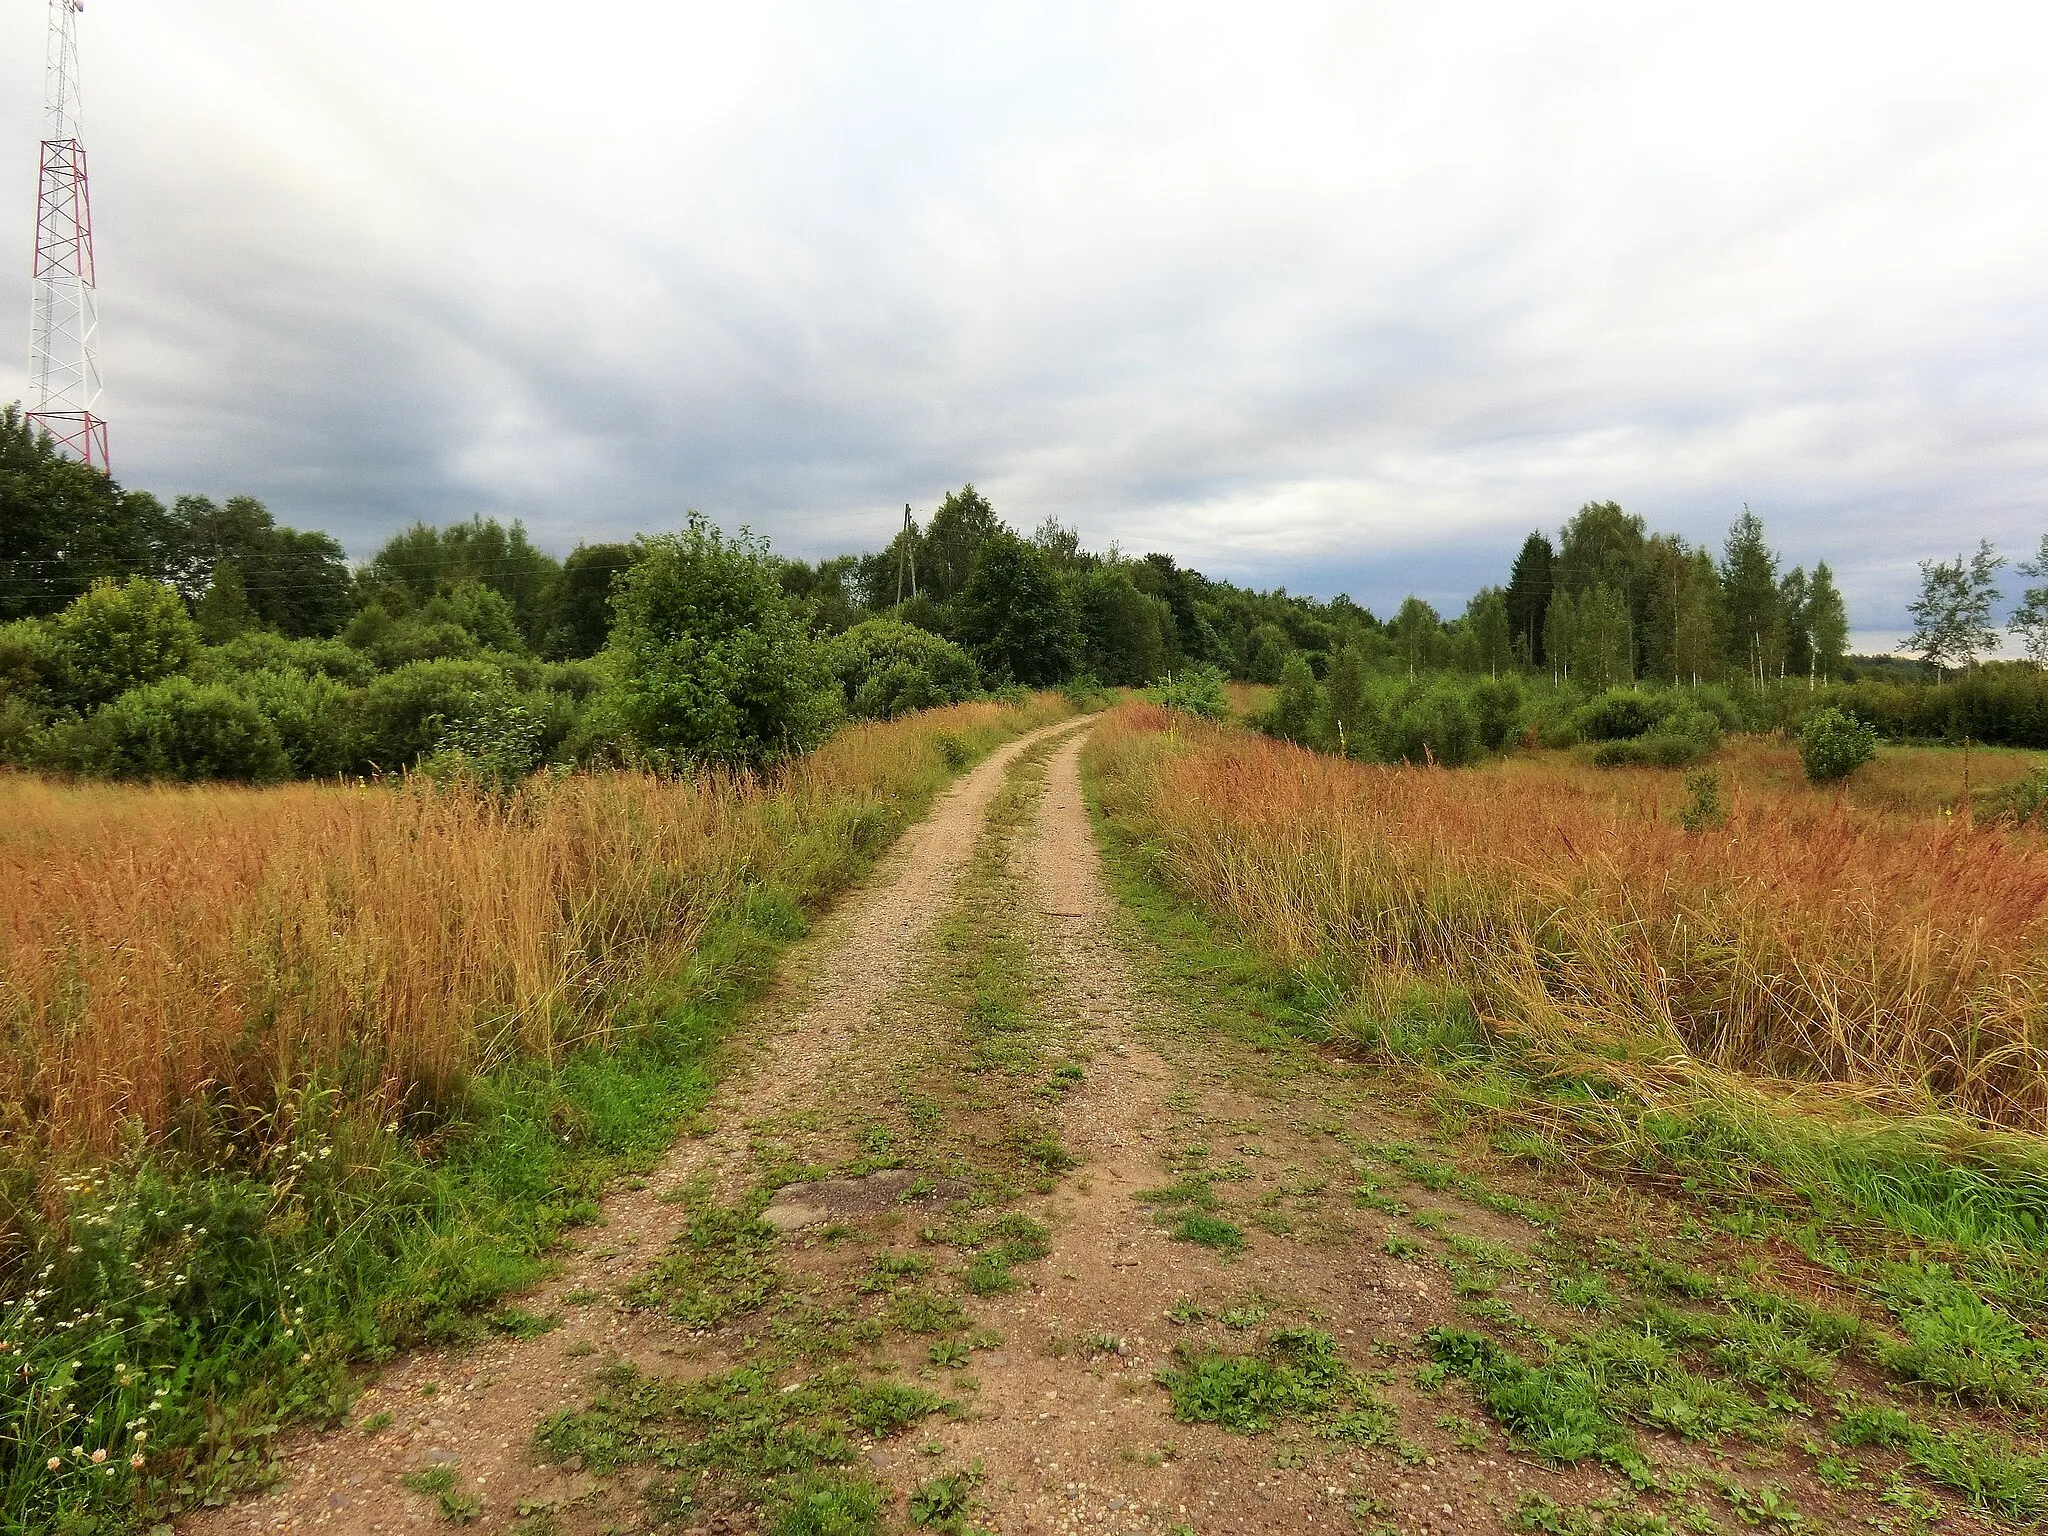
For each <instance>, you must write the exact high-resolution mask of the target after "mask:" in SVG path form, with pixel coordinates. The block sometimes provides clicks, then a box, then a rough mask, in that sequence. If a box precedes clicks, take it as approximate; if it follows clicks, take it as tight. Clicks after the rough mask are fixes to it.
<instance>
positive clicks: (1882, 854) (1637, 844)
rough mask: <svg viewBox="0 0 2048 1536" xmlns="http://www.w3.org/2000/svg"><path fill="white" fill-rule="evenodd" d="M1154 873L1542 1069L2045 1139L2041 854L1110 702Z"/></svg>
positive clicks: (1997, 841) (1113, 738) (1958, 827)
mask: <svg viewBox="0 0 2048 1536" xmlns="http://www.w3.org/2000/svg"><path fill="white" fill-rule="evenodd" d="M1089 750H1090V752H1091V753H1092V754H1093V764H1092V766H1093V768H1094V771H1095V772H1097V773H1098V774H1099V776H1100V778H1099V783H1100V786H1101V792H1102V795H1103V799H1104V803H1105V806H1106V807H1107V808H1108V809H1109V810H1110V812H1111V813H1112V815H1114V816H1115V817H1116V818H1117V819H1118V820H1119V821H1120V822H1121V823H1123V824H1124V825H1126V826H1127V827H1129V828H1130V829H1131V830H1133V831H1135V832H1137V833H1139V834H1140V835H1142V836H1143V837H1145V838H1146V839H1148V840H1149V841H1150V842H1151V843H1152V845H1153V846H1154V849H1155V851H1156V856H1157V859H1158V862H1159V867H1160V869H1161V871H1162V873H1163V874H1164V875H1165V876H1166V877H1167V878H1168V879H1170V880H1171V881H1172V882H1174V883H1175V884H1176V885H1178V886H1179V887H1180V888H1182V889H1183V890H1185V891H1186V892H1188V893H1190V894H1192V895H1193V896H1195V897H1197V898H1198V899H1199V900H1200V901H1202V902H1203V903H1205V904H1207V905H1208V906H1209V907H1210V908H1212V909H1213V910H1215V911H1217V912H1218V913H1220V914H1222V915H1224V916H1225V917H1227V919H1228V920H1229V921H1230V922H1231V923H1232V924H1234V925H1235V927H1236V928H1237V930H1238V931H1239V932H1240V933H1242V934H1243V935H1244V937H1245V938H1246V940H1247V941H1248V942H1249V943H1251V944H1252V945H1253V946H1255V947H1256V948H1258V949H1259V950H1262V951H1264V952H1266V953H1268V954H1270V955H1272V956H1273V957H1275V958H1277V959H1280V960H1282V961H1284V962H1287V963H1290V964H1305V963H1321V964H1336V965H1339V966H1341V967H1344V968H1347V969H1348V970H1349V971H1350V972H1351V973H1352V976H1353V979H1356V980H1361V981H1368V982H1370V981H1371V980H1372V978H1374V977H1375V976H1380V977H1384V976H1388V975H1392V976H1396V977H1398V976H1401V975H1404V974H1405V975H1415V976H1425V977H1431V978H1439V979H1450V980H1452V981H1455V982H1456V984H1458V985H1459V986H1460V987H1462V988H1464V989H1466V990H1468V991H1469V993H1470V995H1471V996H1472V998H1473V1000H1474V1002H1475V1004H1476V1005H1477V1007H1478V1008H1479V1010H1480V1011H1481V1013H1482V1015H1483V1016H1484V1017H1485V1018H1486V1019H1487V1021H1488V1022H1489V1024H1490V1025H1491V1026H1493V1027H1495V1028H1497V1029H1501V1030H1507V1031H1513V1032H1516V1033H1517V1034H1519V1035H1520V1036H1521V1037H1522V1038H1523V1039H1524V1040H1527V1041H1531V1042H1534V1043H1535V1044H1537V1045H1538V1046H1539V1047H1540V1049H1541V1050H1542V1051H1543V1052H1544V1053H1546V1055H1547V1056H1549V1057H1550V1058H1552V1059H1554V1060H1556V1061H1558V1062H1560V1063H1561V1064H1562V1065H1563V1066H1564V1067H1565V1068H1566V1069H1570V1067H1571V1066H1572V1064H1573V1063H1574V1062H1575V1061H1577V1062H1581V1063H1583V1064H1585V1065H1586V1066H1588V1067H1597V1068H1598V1069H1599V1070H1600V1071H1603V1072H1608V1073H1613V1072H1623V1073H1630V1072H1632V1073H1636V1074H1639V1075H1641V1076H1642V1077H1643V1078H1644V1079H1645V1081H1646V1082H1649V1081H1652V1080H1654V1079H1656V1078H1657V1077H1658V1076H1659V1075H1660V1074H1662V1075H1665V1076H1683V1075H1684V1074H1686V1073H1687V1072H1688V1071H1690V1070H1692V1069H1693V1068H1695V1067H1696V1066H1698V1065H1699V1064H1705V1065H1706V1066H1709V1067H1711V1068H1714V1069H1717V1070H1721V1071H1733V1072H1736V1073H1743V1074H1750V1075H1752V1076H1755V1077H1763V1078H1772V1079H1777V1080H1780V1081H1779V1083H1778V1084H1777V1085H1776V1086H1778V1087H1794V1088H1796V1087H1797V1086H1798V1085H1800V1084H1825V1085H1830V1087H1831V1091H1836V1092H1841V1093H1846V1094H1848V1095H1853V1096H1856V1097H1859V1098H1863V1099H1866V1100H1869V1101H1877V1102H1883V1103H1885V1104H1887V1105H1889V1106H1893V1107H1896V1108H1900V1109H1904V1110H1912V1111H1918V1110H1924V1109H1932V1108H1939V1109H1944V1110H1948V1111H1954V1112H1962V1113H1965V1114H1967V1115H1970V1116H1972V1117H1976V1118H1978V1119H1980V1120H1982V1121H1988V1122H1993V1123H1996V1124H2000V1125H2004V1126H2010V1127H2019V1128H2025V1129H2029V1130H2035V1131H2038V1130H2041V1129H2044V1128H2048V843H2044V841H2043V840H2042V839H2040V838H2038V837H2037V836H2034V835H2032V834H2026V835H2023V836H2017V837H2008V836H2006V835H2003V834H2001V833H1999V832H1996V831H1988V830H1983V829H1976V828H1973V827H1971V825H1970V824H1969V822H1968V820H1967V818H1961V817H1937V816H1925V817H1913V818H1908V817H1902V816H1900V815H1898V814H1896V812H1893V811H1876V810H1871V809H1867V808H1864V807H1860V806H1858V805H1856V804H1855V803H1854V802H1853V801H1851V800H1849V799H1847V798H1843V797H1838V796H1829V795H1823V794H1816V793H1814V792H1812V791H1808V790H1804V789H1800V790H1796V791H1794V790H1786V791H1774V790H1768V789H1760V788H1756V787H1753V786H1750V787H1744V786H1740V785H1738V788H1737V790H1736V792H1735V794H1734V796H1733V804H1732V808H1731V814H1730V816H1729V818H1728V820H1727V821H1726V823H1725V824H1724V825H1722V826H1721V827H1719V828H1716V829H1712V830H1709V831H1705V832H1702V833H1698V834H1689V833H1687V832H1685V831H1683V830H1682V829H1681V828H1680V827H1679V826H1677V825H1676V824H1675V820H1674V818H1672V817H1671V815H1670V812H1671V810H1672V803H1671V802H1672V799H1673V796H1674V791H1675V789H1676V784H1677V776H1676V775H1648V774H1645V775H1639V776H1622V777H1618V778H1617V777H1612V776H1610V777H1606V778H1600V779H1596V778H1595V777H1594V776H1593V775H1592V774H1590V773H1589V772H1588V773H1582V772H1580V771H1578V770H1577V769H1575V768H1571V767H1564V766H1559V765H1557V764H1554V763H1553V764H1551V765H1549V766H1547V767H1546V765H1545V764H1543V763H1542V762H1530V761H1527V760H1523V761H1511V762H1509V763H1506V764H1503V765H1499V766H1497V767H1496V768H1493V769H1488V770H1479V771H1445V770H1441V769H1417V768H1382V767H1372V766H1364V765H1359V764H1355V763H1347V762H1344V761H1341V760H1338V759H1334V758H1329V757H1323V756H1318V755H1316V754H1314V753H1310V752H1306V751H1302V750H1300V749H1297V748H1294V747H1291V746H1287V745H1284V744H1281V743H1277V742H1273V741H1269V740H1265V739H1262V738H1258V737H1253V736H1249V735H1246V734H1244V733H1241V732H1231V731H1226V730H1221V729H1215V728H1203V727H1190V726H1188V725H1187V724H1186V723H1185V722H1175V723H1173V724H1172V726H1171V728H1170V729H1169V727H1168V722H1167V720H1166V718H1165V717H1164V716H1163V715H1162V714H1161V712H1159V711H1157V710H1154V709H1151V708H1149V707H1147V706H1125V707H1124V708H1122V709H1120V710H1118V711H1117V712H1116V713H1115V714H1114V715H1113V716H1112V717H1111V718H1110V719H1109V720H1107V721H1106V722H1105V723H1104V724H1103V725H1102V726H1101V727H1099V728H1098V729H1097V731H1096V733H1095V739H1094V741H1093V743H1092V744H1091V747H1090V749H1089Z"/></svg>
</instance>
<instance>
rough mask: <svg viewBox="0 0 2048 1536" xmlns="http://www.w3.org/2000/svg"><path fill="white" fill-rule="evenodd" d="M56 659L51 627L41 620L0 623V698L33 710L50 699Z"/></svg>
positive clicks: (18, 620) (42, 705)
mask: <svg viewBox="0 0 2048 1536" xmlns="http://www.w3.org/2000/svg"><path fill="white" fill-rule="evenodd" d="M56 669H57V658H56V648H55V646H54V644H53V637H52V635H51V633H50V626H49V625H47V624H45V623H43V621H42V620H40V619H17V620H15V621H14V622H13V623H12V624H0V698H5V699H20V700H22V701H23V702H24V703H26V704H29V705H31V706H33V707H35V708H38V709H40V708H42V707H44V706H45V705H46V704H47V703H48V700H49V685H50V682H51V681H52V679H53V678H54V676H55V674H56Z"/></svg>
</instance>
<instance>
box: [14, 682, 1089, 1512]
mask: <svg viewBox="0 0 2048 1536" xmlns="http://www.w3.org/2000/svg"><path fill="white" fill-rule="evenodd" d="M1066 709H1067V706H1066V705H1065V704H1064V702H1063V701H1060V700H1058V699H1057V698H1056V697H1050V698H1047V699H1044V700H1040V701H1037V702H1027V703H1024V704H999V703H987V702H984V703H973V704H965V705H959V706H955V707H953V708H950V709H941V710H934V711H930V712H927V713H924V714H920V715H918V716H916V717H914V718H911V719H907V720H904V721H900V722H895V723H890V724H886V725H870V726H860V727H855V728H852V729H849V730H846V731H843V732H841V733H840V734H838V735H836V736H834V737H833V738H832V739H831V740H830V741H829V742H828V743H826V744H825V745H824V746H823V747H821V748H820V749H819V750H817V751H816V752H813V753H811V754H810V755H809V756H807V757H805V758H803V759H802V760H800V761H799V762H797V763H794V764H792V765H790V766H788V767H787V768H785V769H784V770H782V771H781V772H780V773H778V774H777V775H775V776H774V777H772V778H759V777H752V776H747V775H744V774H725V775H720V774H700V775H697V776H693V777H691V778H687V779H675V778H664V777H659V776H655V775H651V774H645V773H625V772H615V773H610V774H605V775H599V776H591V777H584V776H575V777H570V778H566V779H562V780H559V781H556V780H552V779H549V778H546V777H542V778H538V779H535V780H533V781H531V782H530V783H528V784H525V785H524V786H522V787H520V788H518V789H516V790H515V791H513V792H511V793H509V794H503V793H497V792H493V791H490V790H488V789H486V788H483V787H480V786H477V785H475V784H470V783H462V782H457V783H453V784H450V785H446V786H436V785H435V784H434V783H432V781H430V780H420V781H415V782H411V783H395V784H388V785H371V786H359V787H352V788H336V787H315V786H302V787H293V788H283V789H271V790H246V789H234V788H217V787H209V788H192V789H181V788H159V789H146V788H126V787H112V786H98V785H77V786H67V785H55V784H41V783H35V782H32V781H17V782H14V783H10V784H8V785H7V786H6V793H7V795H8V799H9V807H10V814H9V816H8V817H7V819H6V822H5V830H4V832H0V871H4V873H0V934H4V935H5V936H6V939H5V948H4V950H0V1010H4V1012H5V1023H6V1036H5V1040H6V1045H5V1049H4V1050H0V1073H4V1074H5V1078H6V1085H7V1086H6V1090H5V1094H4V1102H5V1104H6V1106H7V1114H8V1116H9V1122H8V1127H7V1130H8V1134H7V1137H6V1152H5V1155H4V1162H0V1200H4V1205H0V1245H4V1247H0V1258H4V1262H5V1265H6V1272H7V1274H8V1276H9V1277H10V1283H9V1286H8V1289H7V1293H6V1299H5V1301H4V1304H0V1338H4V1340H5V1348H6V1350H7V1353H8V1358H9V1360H10V1361H11V1362H12V1363H13V1364H12V1368H11V1369H10V1370H9V1372H8V1373H7V1374H6V1375H5V1377H4V1378H0V1429H4V1433H5V1434H6V1436H7V1438H8V1440H9V1442H10V1448H9V1452H8V1455H7V1458H6V1461H5V1475H6V1478H7V1482H6V1486H5V1487H4V1489H0V1507H4V1508H6V1509H7V1510H8V1511H9V1512H10V1517H11V1518H13V1519H15V1520H16V1521H17V1522H18V1523H19V1524H18V1528H20V1529H23V1530H51V1529H59V1528H62V1529H72V1530H78V1531H88V1530H94V1529H98V1528H101V1527H100V1526H96V1525H95V1523H94V1522H95V1521H96V1520H97V1521H100V1522H102V1524H103V1526H104V1528H105V1529H108V1530H114V1529H124V1528H125V1522H126V1521H127V1520H129V1519H132V1518H133V1517H135V1516H136V1515H137V1514H146V1513H147V1512H148V1511H150V1510H152V1509H164V1508H169V1507H171V1506H173V1505H176V1504H183V1503H190V1502H192V1501H194V1500H197V1499H204V1498H218V1497H220V1496H222V1495H224V1494H225V1493H226V1492H228V1491H229V1490H231V1489H233V1488H235V1487H238V1486H241V1485H245V1484H247V1483H249V1482H251V1481H254V1480H260V1479H261V1478H262V1477H263V1476H265V1475H266V1469H267V1468H268V1466H269V1461H268V1458H267V1452H266V1450H265V1446H266V1445H267V1443H268V1440H269V1437H270V1436H272V1435H273V1434H274V1433H275V1431H276V1427H277V1426H278V1425H280V1424H282V1423H285V1422H289V1421H291V1420H294V1419H305V1418H312V1419H325V1418H329V1417H331V1416H333V1415H334V1414H336V1413H338V1412H339V1411H340V1410H341V1409H342V1407H343V1406H344V1405H345V1403H346V1401H347V1398H348V1395H349V1392H350V1386H349V1377H348V1368H349V1367H350V1366H351V1365H352V1364H354V1363H356V1362H359V1361H362V1360H366V1359H375V1358H377V1357H379V1356H381V1355H383V1354H385V1353H388V1352H389V1351H390V1350H392V1349H394V1348H397V1347H401V1346H404V1345H406V1344H410V1343H415V1342H419V1341H423V1340H443V1339H448V1338H454V1337H461V1336H464V1335H466V1334H471V1333H475V1332H477V1331H480V1330H489V1329H491V1328H494V1327H499V1326H503V1327H506V1328H511V1329H515V1330H516V1329H518V1328H520V1327H522V1326H524V1325H525V1322H526V1321H527V1320H526V1319H525V1318H524V1315H523V1314H519V1313H517V1312H504V1313H502V1315H501V1314H497V1313H494V1312H493V1310H492V1309H493V1307H495V1306H497V1305H498V1304H499V1302H500V1298H502V1297H503V1296H504V1295H505V1294H506V1293H507V1292H509V1291H512V1290H515V1289H517V1288H519V1287H521V1286H524V1285H527V1284H530V1283H531V1282H532V1280H533V1279H534V1278H535V1277H536V1276H537V1275H538V1274H539V1273H540V1272H541V1266H542V1264H543V1262H544V1260H543V1255H544V1254H545V1252H546V1251H547V1249H548V1248H549V1246H550V1245H551V1243H552V1242H553V1241H554V1239H555V1238H556V1236H557V1235H558V1234H560V1233H561V1232H562V1231H563V1230H564V1229H565V1228H566V1227H567V1226H569V1225H572V1224H574V1223H576V1222H579V1221H587V1220H588V1219H590V1217H591V1216H592V1215H593V1214H594V1213H595V1210H596V1205H595V1198H596V1195H597V1193H598V1191H599V1189H600V1188H601V1187H602V1185H603V1183H604V1181H605V1180H606V1179H607V1178H608V1177H610V1176H612V1175H614V1174H616V1173H619V1172H623V1171H628V1170H631V1169H634V1168H638V1167H644V1166H645V1165H647V1164H648V1163H650V1162H651V1161H652V1160H653V1158H654V1157H656V1156H657V1155H658V1154H659V1153H660V1152H661V1151H662V1150H663V1149H664V1148H665V1147H666V1146H667V1145H668V1144H669V1142H670V1141H671V1140H672V1139H673V1137H674V1136H675V1135H676V1133H677V1131H678V1129H679V1127H680V1126H681V1125H682V1124H683V1123H684V1122H685V1120H686V1119H687V1117H688V1116H689V1115H690V1114H691V1113H693V1112H694V1110H695V1109H696V1107H697V1106H698V1105H700V1104H701V1103H702V1102H703V1100H704V1098H705V1097H706V1096H707V1095H708V1093H709V1092H710V1090H711V1088H712V1086H713V1085H714V1084H715V1082H716V1078H717V1061H718V1057H717V1047H718V1043H719V1041H720V1039H721V1038H722V1036H723V1033H724V1031H725V1029H726V1028H727V1026H728V1024H729V1023H730V1021H731V1020H732V1019H733V1018H734V1017H735V1015H736V1012H737V1010H738V1009H739V1008H741V1007H742V1006H743V1005H744V1004H745V1003H746V1002H747V1001H748V1000H749V999H751V998H752V997H753V996H754V995H756V994H757V993H758V991H759V989H760V988H761V987H762V986H763V985H765V983H766V981H767V979H768V977H769V976H770V974H771V972H772V969H773V964H774V961H775V959H776V957H777V955H778V954H779V953H780V951H781V949H782V947H783V946H784V945H785V944H786V943H787V942H788V941H789V940H791V939H792V938H794V937H796V936H798V935H799V934H801V933H802V932H803V931H804V929H805V927H806V924H807V922H808V919H809V916H810V914H812V913H815V912H816V911H818V910H819V909H820V908H821V907H822V906H823V905H824V904H825V903H827V902H828V901H830V900H831V899H832V898H833V897H834V896H835V895H836V894H837V893H838V892H840V891H841V890H843V889H844V888H845V887H846V886H847V885H848V884H849V883H850V882H851V881H853V880H855V879H857V878H858V877H859V875H860V873H861V872H862V871H863V870H864V869H865V868H866V867H867V865H868V864H869V863H870V862H871V861H872V859H873V858H874V857H875V856H876V854H878V853H879V852H880V851H881V850H882V849H883V848H884V847H886V846H887V844H888V843H889V842H890V841H891V840H892V839H893V838H894V836H895V835H896V833H897V832H898V831H900V830H901V829H902V828H903V827H904V826H905V825H906V824H907V823H908V822H909V821H911V820H914V819H915V818H916V817H917V816H918V815H920V814H921V812H922V809H923V807H924V806H925V804H926V803H927V802H928V801H929V799H930V797H931V795H932V794H933V793H934V792H935V791H936V790H937V789H938V788H939V787H940V786H941V785H942V784H944V783H945V782H946V780H947V779H948V778H949V777H950V776H951V775H952V774H953V773H954V772H955V771H957V770H958V769H959V768H961V767H962V766H964V765H965V764H967V763H969V762H971V761H972V760H973V759H975V758H976V757H978V756H979V755H981V754H982V753H983V752H985V751H986V750H987V749H988V748H989V747H991V746H992V745H994V744H995V743H996V742H999V741H1001V740H1003V739H1005V738H1007V737H1009V736H1012V735H1014V734H1016V733H1017V732H1019V731H1021V730H1024V729H1026V728H1028V727H1030V726H1031V725H1034V724H1038V723H1043V722H1045V721H1048V720H1052V719H1057V718H1059V717H1060V715H1061V714H1063V713H1064V712H1065V711H1066ZM95 1453H99V1454H95ZM64 1521H68V1522H70V1524H69V1525H64V1524H62V1523H61V1522H64Z"/></svg>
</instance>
